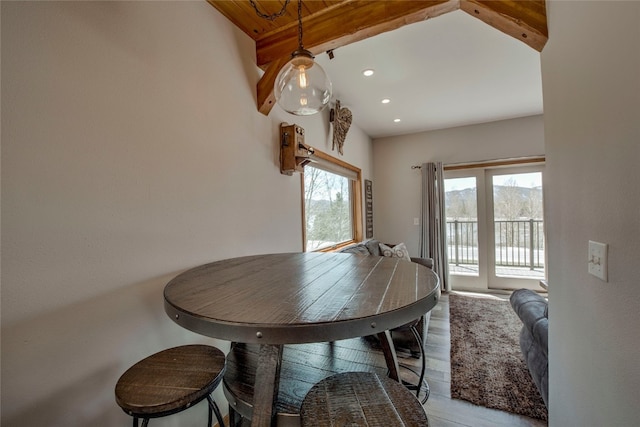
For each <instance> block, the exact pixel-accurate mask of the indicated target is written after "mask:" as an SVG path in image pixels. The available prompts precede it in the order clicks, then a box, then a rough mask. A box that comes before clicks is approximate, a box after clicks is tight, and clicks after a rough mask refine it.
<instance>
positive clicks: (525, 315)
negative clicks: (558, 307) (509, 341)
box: [509, 289, 549, 356]
mask: <svg viewBox="0 0 640 427" xmlns="http://www.w3.org/2000/svg"><path fill="white" fill-rule="evenodd" d="M509 301H510V302H511V306H512V307H513V310H514V311H515V312H516V314H517V315H518V317H519V318H520V320H522V326H523V327H524V328H526V329H527V331H528V332H529V334H530V335H531V337H532V338H533V339H534V340H535V341H536V343H537V344H538V345H539V346H540V347H541V350H542V351H543V352H544V355H545V356H546V355H547V351H548V340H549V318H548V312H549V311H548V310H549V308H548V307H549V305H548V302H547V300H546V299H545V298H543V297H542V296H540V295H538V294H537V293H535V292H534V291H532V290H529V289H518V290H517V291H514V292H513V293H512V294H511V297H510V298H509Z"/></svg>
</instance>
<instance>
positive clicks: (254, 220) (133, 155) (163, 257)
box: [1, 2, 372, 427]
mask: <svg viewBox="0 0 640 427" xmlns="http://www.w3.org/2000/svg"><path fill="white" fill-rule="evenodd" d="M1 7H2V12H1V15H2V125H3V126H2V143H3V145H2V267H3V269H2V393H1V395H2V425H3V426H7V427H10V426H25V425H32V426H35V425H47V426H52V427H53V426H64V427H69V426H80V425H100V426H107V425H109V426H116V425H126V423H129V422H130V421H129V419H128V417H127V416H126V415H125V414H124V413H123V412H122V411H121V410H120V408H118V407H117V405H116V404H115V401H114V397H113V388H114V385H115V382H116V380H117V378H118V377H119V375H120V374H121V373H122V372H124V370H125V369H126V368H127V367H128V366H130V365H131V364H132V363H134V362H135V361H137V360H139V359H140V358H142V357H143V356H146V355H149V354H151V353H153V352H155V351H158V350H160V349H163V348H167V347H170V346H173V345H179V344H182V343H192V342H207V343H213V344H216V345H220V346H221V347H223V348H225V349H226V348H227V346H226V344H225V343H221V342H218V341H214V340H211V339H208V338H205V337H200V336H198V335H196V334H193V333H191V332H188V331H185V330H184V329H182V328H180V327H178V326H177V325H175V324H174V323H173V322H171V320H170V319H169V318H168V317H167V316H166V315H165V314H164V310H163V300H162V290H163V288H164V285H165V284H166V282H167V281H168V280H169V279H170V278H171V277H173V276H174V275H176V274H178V273H179V272H181V271H183V270H184V269H187V268H190V267H193V266H195V265H198V264H201V263H205V262H209V261H213V260H218V259H222V258H228V257H233V256H240V255H246V254H255V253H266V252H284V251H299V250H300V249H301V247H302V236H301V234H302V233H301V213H300V179H299V178H298V176H293V177H289V176H284V175H281V174H280V172H279V168H278V164H277V162H278V148H277V147H278V146H277V134H278V125H279V123H280V122H281V121H288V122H289V123H298V124H300V125H301V126H303V127H304V128H305V130H306V135H307V142H308V143H310V144H311V145H314V146H316V147H318V148H320V149H323V150H325V151H329V149H328V148H327V147H328V145H327V144H328V141H329V139H330V136H329V132H328V124H327V123H328V120H327V112H325V113H324V114H323V115H322V116H314V117H308V118H304V119H301V118H296V117H294V116H290V115H288V114H286V113H284V112H282V111H281V110H278V109H277V107H276V109H274V111H272V112H271V114H270V116H269V117H265V116H263V115H261V114H260V113H258V112H257V109H256V101H255V84H256V83H257V80H258V78H259V70H258V69H257V68H256V67H255V46H254V43H253V41H252V40H251V39H250V38H249V37H248V36H246V35H245V34H243V33H241V32H240V31H239V30H237V29H235V27H233V26H232V25H231V24H230V23H229V22H228V21H227V20H226V19H225V18H224V17H223V16H222V15H220V14H219V13H218V12H217V11H216V10H215V9H214V8H213V7H211V6H210V5H208V4H207V3H206V2H37V3H36V2H2V3H1ZM371 155H372V154H371V143H370V140H369V138H368V137H367V136H366V135H365V134H364V133H362V132H361V131H360V130H359V129H358V128H357V127H355V126H353V127H352V128H351V130H350V131H349V135H348V137H347V141H346V144H345V156H344V159H345V160H346V161H348V162H351V163H353V164H355V165H356V166H359V167H361V168H362V169H363V176H364V177H365V178H371V176H372V161H371ZM216 397H217V398H218V399H219V400H222V393H221V392H220V391H218V393H216ZM221 403H222V405H221V406H222V407H223V408H225V407H226V405H225V404H224V402H221ZM205 408H206V405H202V404H200V405H199V408H197V409H193V410H190V411H186V412H185V413H183V414H180V415H176V416H174V417H171V418H168V419H165V420H158V421H156V422H154V425H158V426H163V425H165V426H166V425H175V426H177V425H180V426H189V425H202V421H203V419H204V418H203V417H205Z"/></svg>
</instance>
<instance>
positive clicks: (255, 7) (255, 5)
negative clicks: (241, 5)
mask: <svg viewBox="0 0 640 427" xmlns="http://www.w3.org/2000/svg"><path fill="white" fill-rule="evenodd" d="M290 1H291V0H285V1H284V5H283V6H282V9H281V10H280V12H276V13H272V14H271V15H267V14H266V13H262V12H260V10H258V5H257V4H256V2H255V1H254V0H249V3H251V6H253V9H254V10H255V11H256V15H258V16H259V17H260V18H264V19H267V20H269V21H274V20H275V19H276V18H280V17H281V16H282V15H284V13H285V12H286V11H287V5H288V4H289V2H290Z"/></svg>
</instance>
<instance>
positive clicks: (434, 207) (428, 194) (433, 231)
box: [420, 162, 451, 291]
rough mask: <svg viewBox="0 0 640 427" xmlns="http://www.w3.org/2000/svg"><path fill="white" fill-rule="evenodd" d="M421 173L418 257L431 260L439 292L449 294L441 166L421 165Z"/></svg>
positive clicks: (438, 164)
mask: <svg viewBox="0 0 640 427" xmlns="http://www.w3.org/2000/svg"><path fill="white" fill-rule="evenodd" d="M420 170H421V172H422V228H421V235H420V256H421V257H422V258H432V259H433V270H434V271H435V272H436V274H438V276H439V277H440V289H442V290H443V291H450V290H451V289H450V284H449V260H448V259H447V229H446V227H447V217H446V215H445V206H444V171H443V168H442V163H441V162H435V163H423V164H422V166H421V167H420Z"/></svg>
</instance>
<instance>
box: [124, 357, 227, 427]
mask: <svg viewBox="0 0 640 427" xmlns="http://www.w3.org/2000/svg"><path fill="white" fill-rule="evenodd" d="M225 367H226V358H225V355H224V353H223V352H222V351H221V350H219V349H218V348H216V347H211V346H207V345H185V346H180V347H174V348H170V349H167V350H163V351H161V352H159V353H155V354H153V355H151V356H149V357H147V358H145V359H143V360H141V361H139V362H138V363H136V364H135V365H133V366H132V367H131V368H129V369H128V370H127V371H126V372H125V373H124V374H122V376H121V377H120V379H119V380H118V382H117V384H116V389H115V394H116V402H117V403H118V405H119V406H120V407H121V408H122V409H123V410H124V411H125V412H126V413H127V414H129V415H131V416H133V417H134V425H137V419H138V418H143V419H144V424H143V425H146V424H147V423H148V421H149V418H158V417H163V416H166V415H171V414H175V413H177V412H180V411H183V410H185V409H187V408H189V407H191V406H193V405H195V404H196V403H198V402H200V401H201V400H203V399H205V398H206V399H207V400H208V401H209V408H210V410H209V425H211V421H212V419H211V410H213V411H214V412H215V413H216V417H217V418H218V422H219V423H220V426H223V425H224V424H223V423H222V417H221V415H220V411H219V410H218V407H217V405H216V404H215V402H213V400H212V399H211V396H210V395H211V393H212V392H213V390H214V389H215V388H216V387H217V386H218V385H219V384H220V382H221V381H222V378H223V376H224V372H225Z"/></svg>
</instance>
